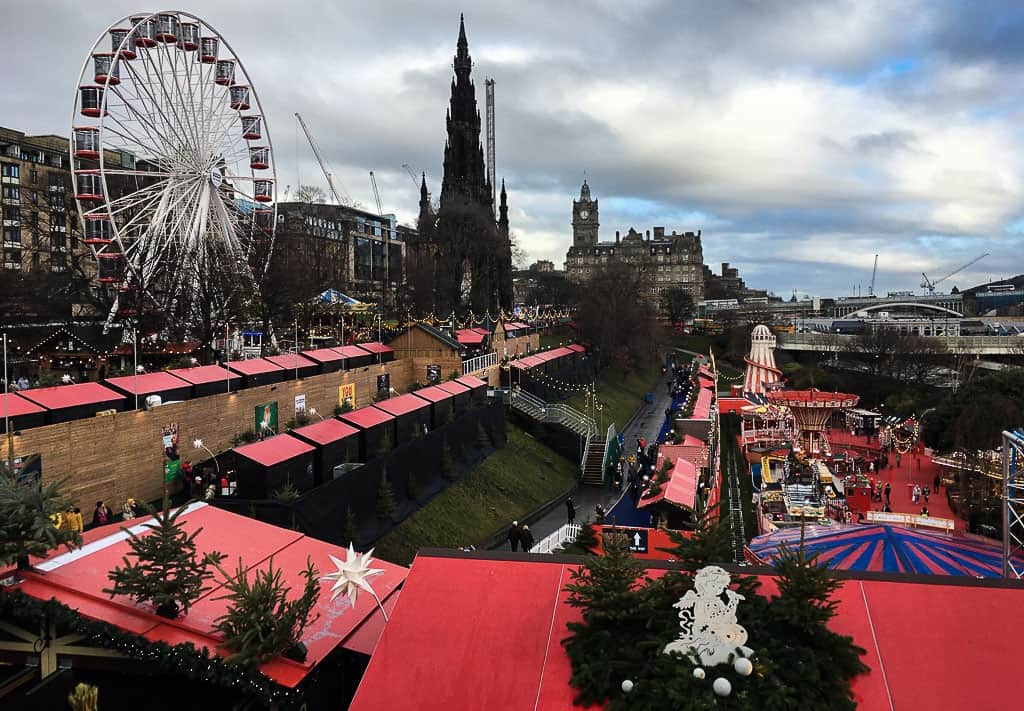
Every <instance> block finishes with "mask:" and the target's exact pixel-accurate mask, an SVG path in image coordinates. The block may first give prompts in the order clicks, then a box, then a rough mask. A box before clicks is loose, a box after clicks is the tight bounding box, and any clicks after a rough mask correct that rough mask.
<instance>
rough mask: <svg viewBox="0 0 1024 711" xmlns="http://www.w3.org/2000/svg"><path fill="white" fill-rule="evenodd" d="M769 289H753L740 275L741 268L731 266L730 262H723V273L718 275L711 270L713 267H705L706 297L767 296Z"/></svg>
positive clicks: (748, 297)
mask: <svg viewBox="0 0 1024 711" xmlns="http://www.w3.org/2000/svg"><path fill="white" fill-rule="evenodd" d="M767 296H768V292H767V291H763V290H760V289H751V288H749V287H748V286H747V285H746V283H745V282H744V281H743V278H742V277H741V276H740V270H739V269H737V268H736V267H731V266H729V262H722V274H721V275H718V274H715V273H714V272H713V271H711V267H708V266H705V267H704V298H705V299H740V300H742V299H751V298H765V297H767Z"/></svg>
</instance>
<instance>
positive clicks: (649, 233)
mask: <svg viewBox="0 0 1024 711" xmlns="http://www.w3.org/2000/svg"><path fill="white" fill-rule="evenodd" d="M647 241H648V242H650V241H651V231H650V230H647Z"/></svg>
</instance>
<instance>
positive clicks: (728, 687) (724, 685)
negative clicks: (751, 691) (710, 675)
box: [711, 676, 732, 696]
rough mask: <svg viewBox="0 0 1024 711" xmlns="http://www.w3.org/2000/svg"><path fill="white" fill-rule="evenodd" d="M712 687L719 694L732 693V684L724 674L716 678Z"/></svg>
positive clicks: (726, 694)
mask: <svg viewBox="0 0 1024 711" xmlns="http://www.w3.org/2000/svg"><path fill="white" fill-rule="evenodd" d="M711 688H712V689H714V690H715V693H716V694H718V695H719V696H728V695H729V694H731V693H732V684H730V683H729V680H728V679H726V678H725V677H724V676H720V677H718V678H717V679H715V683H714V684H712V685H711Z"/></svg>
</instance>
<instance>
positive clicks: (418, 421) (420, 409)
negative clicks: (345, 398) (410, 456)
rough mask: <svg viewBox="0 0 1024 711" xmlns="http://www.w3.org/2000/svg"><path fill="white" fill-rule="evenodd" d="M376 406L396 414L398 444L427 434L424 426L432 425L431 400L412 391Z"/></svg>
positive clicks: (390, 413) (396, 441)
mask: <svg viewBox="0 0 1024 711" xmlns="http://www.w3.org/2000/svg"><path fill="white" fill-rule="evenodd" d="M374 407H376V408H379V409H381V410H383V411H384V412H386V413H388V414H389V415H394V417H395V430H396V433H397V439H396V440H395V444H396V445H398V444H404V443H406V442H408V441H409V440H411V439H414V438H416V437H419V436H420V435H423V434H425V433H424V431H423V428H424V427H428V428H429V427H430V402H429V401H428V400H424V399H423V398H421V397H416V396H415V395H413V394H412V393H407V394H405V395H399V396H398V397H392V398H388V399H387V400H381V401H380V402H378V403H377V404H375V405H374Z"/></svg>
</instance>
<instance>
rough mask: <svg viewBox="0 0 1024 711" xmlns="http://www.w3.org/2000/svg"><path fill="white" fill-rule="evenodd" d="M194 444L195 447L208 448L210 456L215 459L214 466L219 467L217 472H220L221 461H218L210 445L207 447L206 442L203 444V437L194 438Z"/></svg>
mask: <svg viewBox="0 0 1024 711" xmlns="http://www.w3.org/2000/svg"><path fill="white" fill-rule="evenodd" d="M192 446H193V447H195V448H196V449H203V450H206V451H207V452H208V453H209V455H210V458H211V459H212V460H213V464H214V466H215V467H217V474H220V462H218V461H217V455H216V454H214V453H213V452H212V451H210V448H209V447H207V446H206V445H205V444H203V440H201V439H196V440H192Z"/></svg>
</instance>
